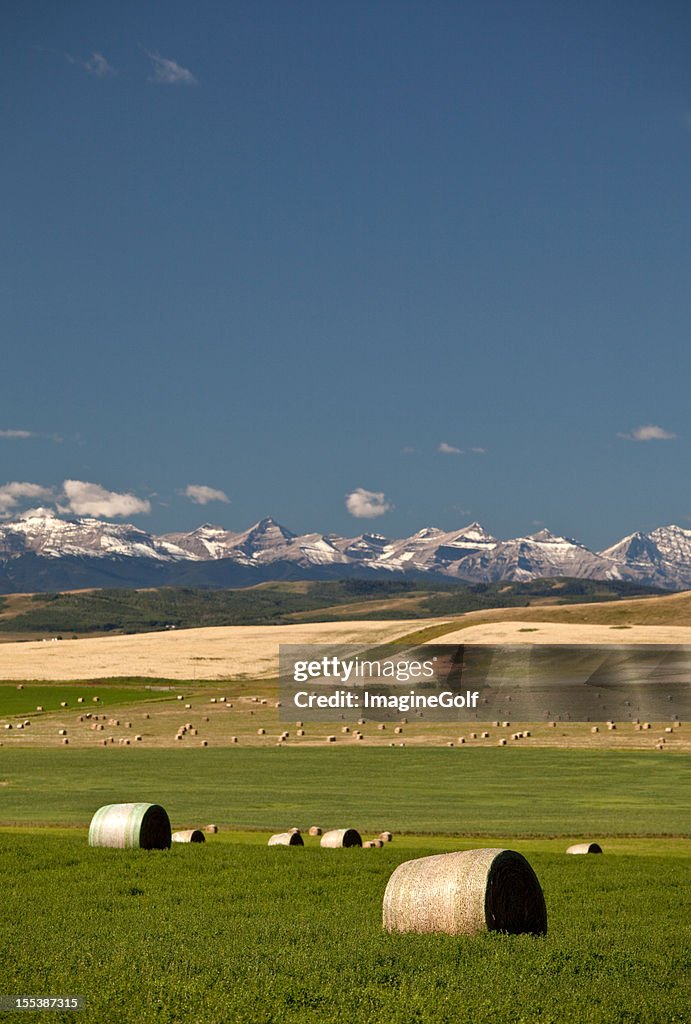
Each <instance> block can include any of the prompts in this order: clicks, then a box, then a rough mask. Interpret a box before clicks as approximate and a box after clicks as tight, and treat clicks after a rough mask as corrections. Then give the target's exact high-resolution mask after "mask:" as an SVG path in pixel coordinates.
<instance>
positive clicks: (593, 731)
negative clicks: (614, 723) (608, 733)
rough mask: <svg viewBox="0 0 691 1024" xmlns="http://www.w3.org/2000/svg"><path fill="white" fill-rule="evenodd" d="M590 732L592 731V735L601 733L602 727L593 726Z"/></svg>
mask: <svg viewBox="0 0 691 1024" xmlns="http://www.w3.org/2000/svg"><path fill="white" fill-rule="evenodd" d="M590 731H591V732H592V733H595V732H599V731H600V726H599V725H594V726H593V727H592V728H591V730H590Z"/></svg>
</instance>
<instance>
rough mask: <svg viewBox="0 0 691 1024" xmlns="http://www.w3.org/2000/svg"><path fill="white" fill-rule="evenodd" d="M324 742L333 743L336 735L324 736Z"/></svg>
mask: <svg viewBox="0 0 691 1024" xmlns="http://www.w3.org/2000/svg"><path fill="white" fill-rule="evenodd" d="M326 742H327V743H335V742H336V737H335V736H327V737H326Z"/></svg>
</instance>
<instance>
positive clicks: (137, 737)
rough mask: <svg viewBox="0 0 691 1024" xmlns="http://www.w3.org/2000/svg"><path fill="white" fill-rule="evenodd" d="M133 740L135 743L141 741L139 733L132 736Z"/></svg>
mask: <svg viewBox="0 0 691 1024" xmlns="http://www.w3.org/2000/svg"><path fill="white" fill-rule="evenodd" d="M134 742H135V743H141V742H142V737H141V736H140V735H139V734H137V735H136V736H135V737H134Z"/></svg>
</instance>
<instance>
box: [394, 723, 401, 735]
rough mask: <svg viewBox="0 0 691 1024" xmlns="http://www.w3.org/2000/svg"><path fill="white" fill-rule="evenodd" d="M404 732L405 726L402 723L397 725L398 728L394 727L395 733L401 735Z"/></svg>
mask: <svg viewBox="0 0 691 1024" xmlns="http://www.w3.org/2000/svg"><path fill="white" fill-rule="evenodd" d="M402 732H403V728H402V727H401V726H400V725H397V726H396V728H395V729H394V735H396V736H400V735H401V733H402Z"/></svg>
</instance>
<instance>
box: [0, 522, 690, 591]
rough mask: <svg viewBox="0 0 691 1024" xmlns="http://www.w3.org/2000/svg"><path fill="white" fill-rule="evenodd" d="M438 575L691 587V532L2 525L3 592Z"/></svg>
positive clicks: (671, 529)
mask: <svg viewBox="0 0 691 1024" xmlns="http://www.w3.org/2000/svg"><path fill="white" fill-rule="evenodd" d="M357 575H364V576H368V577H377V576H378V577H380V578H382V577H383V578H386V577H390V576H392V575H408V576H411V575H413V576H418V577H419V576H423V575H432V576H435V577H438V578H441V579H447V580H456V581H458V582H459V583H460V582H471V583H492V582H497V581H501V580H507V581H513V580H516V581H527V580H532V579H538V578H540V577H553V576H570V577H576V578H584V579H603V580H607V579H609V580H630V581H632V582H637V583H644V584H647V585H652V586H657V587H660V588H662V589H666V590H682V589H685V588H687V587H691V530H684V529H682V528H681V527H680V526H665V527H660V528H658V529H656V530H653V531H652V532H651V533H634V534H631V535H630V536H628V537H624V538H623V540H620V541H618V543H616V544H614V545H612V547H609V548H607V549H606V550H604V551H600V552H594V551H590V550H589V549H588V548H586V547H585V546H584V545H583V544H579V543H578V542H577V541H574V540H570V539H567V538H565V537H557V536H555V535H554V534H552V533H550V532H549V530H540V532H539V533H535V534H532V535H530V536H528V537H516V538H514V539H511V540H499V539H498V538H496V537H493V536H491V535H490V534H489V533H487V532H486V530H484V529H483V528H482V526H480V524H479V523H471V524H470V525H468V526H465V527H463V529H461V530H452V531H450V532H445V531H443V530H438V529H435V528H428V529H424V530H419V531H418V532H417V533H415V534H413V535H412V536H411V537H405V538H403V539H402V540H390V539H388V538H387V537H383V536H382V535H381V534H378V533H364V534H362V535H361V536H359V537H355V538H348V537H339V536H337V535H335V534H318V533H308V534H302V535H300V536H298V535H296V534H294V533H291V531H290V530H287V529H286V528H285V527H284V526H281V524H280V523H277V522H276V521H275V520H274V519H271V518H268V519H262V520H261V522H258V523H256V524H255V525H254V526H252V527H250V528H249V529H248V530H244V531H242V532H239V533H235V532H232V531H230V530H225V529H223V528H222V527H220V526H212V525H210V524H205V525H204V526H200V527H198V528H197V529H196V530H192V531H191V532H190V533H169V534H165V535H162V536H155V535H153V534H150V533H147V532H146V531H145V530H141V529H139V528H138V527H136V526H131V525H126V524H119V523H109V522H104V521H102V520H100V519H92V518H80V519H62V518H60V517H59V516H57V515H55V514H54V513H53V512H52V511H50V510H48V509H34V510H32V511H31V512H27V513H25V514H24V515H23V516H21V517H20V518H18V519H16V520H13V521H11V522H5V523H3V524H2V525H0V593H10V592H16V591H19V590H23V591H32V590H36V591H41V590H52V589H69V588H70V587H72V588H76V587H85V586H156V585H159V586H161V585H166V584H167V585H189V586H195V585H210V586H238V585H239V586H241V585H246V584H250V583H253V582H260V581H262V580H267V579H275V578H281V579H291V578H292V579H298V578H307V579H311V578H316V579H318V578H322V579H324V578H330V579H333V578H338V577H345V576H357Z"/></svg>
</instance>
